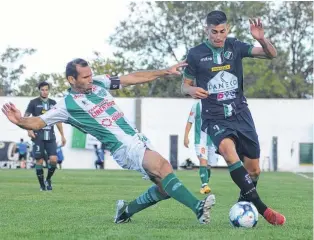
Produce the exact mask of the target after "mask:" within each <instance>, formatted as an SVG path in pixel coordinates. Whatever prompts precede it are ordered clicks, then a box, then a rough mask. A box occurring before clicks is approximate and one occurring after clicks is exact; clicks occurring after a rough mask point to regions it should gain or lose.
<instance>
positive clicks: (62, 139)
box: [61, 137, 67, 147]
mask: <svg viewBox="0 0 314 240" xmlns="http://www.w3.org/2000/svg"><path fill="white" fill-rule="evenodd" d="M66 143H67V140H66V139H65V137H61V146H62V147H64V146H65V144H66Z"/></svg>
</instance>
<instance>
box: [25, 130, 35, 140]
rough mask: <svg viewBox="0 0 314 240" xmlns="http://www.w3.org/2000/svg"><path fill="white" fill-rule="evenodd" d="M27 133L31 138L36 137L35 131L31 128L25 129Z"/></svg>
mask: <svg viewBox="0 0 314 240" xmlns="http://www.w3.org/2000/svg"><path fill="white" fill-rule="evenodd" d="M27 134H28V136H29V137H30V138H31V139H34V138H36V136H35V133H34V131H33V130H28V131H27Z"/></svg>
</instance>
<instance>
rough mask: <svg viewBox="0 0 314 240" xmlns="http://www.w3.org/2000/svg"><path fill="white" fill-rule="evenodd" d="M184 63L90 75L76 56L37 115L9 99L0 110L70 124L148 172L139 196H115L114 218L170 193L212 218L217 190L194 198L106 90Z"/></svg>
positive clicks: (37, 121)
mask: <svg viewBox="0 0 314 240" xmlns="http://www.w3.org/2000/svg"><path fill="white" fill-rule="evenodd" d="M183 66H186V63H178V64H176V65H174V66H172V67H169V68H167V69H165V70H154V71H141V72H134V73H130V74H128V75H125V76H121V77H108V76H106V75H103V76H98V77H93V76H92V71H91V68H90V67H89V66H88V63H87V62H86V61H85V60H83V59H75V60H73V61H71V62H69V63H68V64H67V67H66V78H67V80H68V82H69V84H70V85H71V88H70V89H69V94H68V95H67V96H65V97H64V99H63V100H61V101H60V102H58V103H57V104H56V105H55V106H54V107H53V108H52V109H51V110H49V111H48V112H46V113H45V114H43V115H40V116H38V117H22V116H21V112H20V111H19V110H18V109H17V108H16V107H15V106H14V104H13V103H7V104H5V105H4V106H3V108H2V111H3V113H4V114H5V115H6V116H7V118H8V119H9V120H10V121H11V122H12V123H14V124H16V125H17V126H19V127H21V128H24V129H30V130H37V129H41V128H43V127H45V126H47V125H53V124H55V123H58V122H65V123H68V124H71V125H72V126H74V127H76V128H78V129H79V130H81V131H83V132H86V133H89V134H91V135H93V136H94V137H96V138H97V139H98V140H99V141H100V142H102V143H103V144H104V146H105V149H106V150H109V151H110V152H111V153H112V155H113V158H114V159H115V161H116V162H117V163H118V164H119V165H120V166H121V167H122V168H125V169H131V170H136V171H139V172H141V173H142V174H143V175H144V177H146V176H147V177H149V178H150V180H151V181H152V182H153V183H154V185H153V186H152V187H150V188H149V189H148V190H147V191H146V192H144V193H143V194H142V195H141V196H139V197H138V198H136V199H135V200H133V201H131V202H129V203H127V202H125V201H124V200H118V201H117V210H116V216H115V220H114V221H115V223H123V222H128V221H130V217H131V216H132V215H133V214H135V213H137V212H139V211H141V210H143V209H145V208H147V207H150V206H152V205H154V204H156V203H157V202H159V201H161V200H165V199H168V198H170V197H172V198H174V199H175V200H177V201H179V202H181V203H182V204H184V205H185V206H187V207H188V208H190V209H191V210H192V211H193V212H194V213H195V214H196V217H197V219H198V220H199V222H200V223H202V224H206V223H209V221H210V209H211V207H212V205H214V204H215V196H214V195H212V194H210V195H208V196H207V197H206V198H205V199H204V200H198V199H197V198H196V197H195V196H194V195H193V194H192V193H191V192H190V191H189V190H188V189H187V188H186V187H185V186H184V185H183V183H182V182H181V181H180V180H179V179H178V178H177V177H176V175H175V174H174V173H173V169H172V166H171V165H170V163H169V162H168V161H167V160H166V159H164V158H163V157H162V156H161V155H160V154H159V153H158V152H156V151H154V150H153V148H152V147H151V146H147V145H150V144H147V143H148V141H145V140H143V135H140V134H139V133H138V132H137V130H136V129H135V128H134V127H132V126H131V124H130V122H129V121H128V120H127V119H126V118H125V116H124V113H123V112H122V111H121V110H120V109H119V107H118V106H117V105H116V103H115V101H114V99H113V97H112V96H111V94H110V93H109V91H108V90H109V89H119V88H120V87H124V86H129V85H135V84H140V83H146V82H151V81H153V80H155V79H157V78H159V77H164V76H167V75H180V74H181V73H180V72H179V71H178V68H180V67H183Z"/></svg>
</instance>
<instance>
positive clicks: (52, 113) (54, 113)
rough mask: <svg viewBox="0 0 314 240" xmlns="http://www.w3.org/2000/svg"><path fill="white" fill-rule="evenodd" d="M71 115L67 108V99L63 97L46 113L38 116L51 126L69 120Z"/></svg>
mask: <svg viewBox="0 0 314 240" xmlns="http://www.w3.org/2000/svg"><path fill="white" fill-rule="evenodd" d="M69 116H70V115H69V113H68V111H67V109H66V106H65V101H64V99H63V100H61V101H60V102H58V103H57V104H56V105H55V106H53V107H52V108H51V109H49V110H48V111H47V112H46V113H44V114H42V115H40V116H38V117H40V118H41V119H42V120H43V121H44V122H45V123H46V124H47V126H50V125H53V124H56V123H58V122H67V121H68V119H69Z"/></svg>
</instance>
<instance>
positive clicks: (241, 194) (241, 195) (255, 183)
mask: <svg viewBox="0 0 314 240" xmlns="http://www.w3.org/2000/svg"><path fill="white" fill-rule="evenodd" d="M251 179H252V181H253V184H254V187H255V188H256V186H257V181H258V179H259V176H257V177H256V178H253V177H251ZM241 201H245V197H244V196H243V192H242V190H241V191H240V197H239V199H238V202H241Z"/></svg>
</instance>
